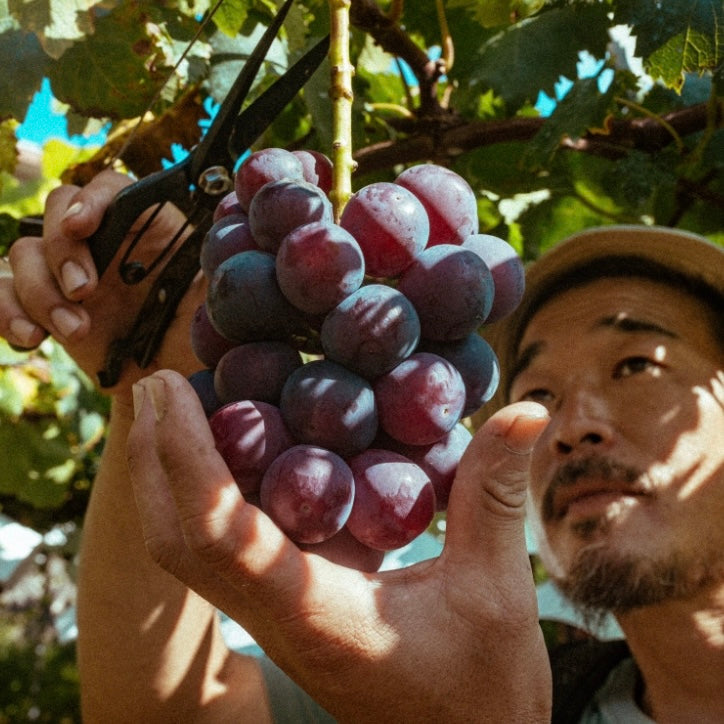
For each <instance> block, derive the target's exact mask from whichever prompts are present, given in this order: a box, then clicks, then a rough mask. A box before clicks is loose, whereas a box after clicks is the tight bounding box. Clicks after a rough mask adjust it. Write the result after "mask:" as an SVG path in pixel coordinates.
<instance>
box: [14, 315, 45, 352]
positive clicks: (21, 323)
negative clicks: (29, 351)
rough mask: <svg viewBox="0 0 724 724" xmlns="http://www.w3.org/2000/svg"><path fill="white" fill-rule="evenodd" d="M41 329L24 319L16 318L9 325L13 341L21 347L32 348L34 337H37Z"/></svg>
mask: <svg viewBox="0 0 724 724" xmlns="http://www.w3.org/2000/svg"><path fill="white" fill-rule="evenodd" d="M40 329H41V328H40V327H38V325H37V324H33V323H32V322H31V321H30V320H28V319H25V318H24V317H15V319H13V320H11V322H10V325H9V330H10V334H11V335H12V337H13V340H14V341H15V342H16V343H17V344H19V345H20V346H21V347H31V346H32V345H33V337H35V335H36V334H37V333H38V332H39V331H40Z"/></svg>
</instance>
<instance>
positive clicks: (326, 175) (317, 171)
mask: <svg viewBox="0 0 724 724" xmlns="http://www.w3.org/2000/svg"><path fill="white" fill-rule="evenodd" d="M292 153H293V154H294V155H295V156H296V157H297V158H298V159H299V160H300V161H301V162H302V173H303V174H304V180H305V181H309V182H310V183H313V184H314V185H315V186H319V188H320V189H322V191H324V193H325V194H329V192H330V191H331V190H332V181H333V177H334V165H333V164H332V161H331V160H330V159H329V158H328V157H327V156H325V155H324V154H323V153H321V152H320V151H307V150H300V151H292Z"/></svg>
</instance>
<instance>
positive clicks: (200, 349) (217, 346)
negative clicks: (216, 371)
mask: <svg viewBox="0 0 724 724" xmlns="http://www.w3.org/2000/svg"><path fill="white" fill-rule="evenodd" d="M235 344H236V343H235V342H232V341H230V340H228V339H226V337H223V336H222V335H220V334H219V333H218V332H217V331H216V328H215V327H214V325H213V324H211V320H210V319H209V314H208V311H207V309H206V304H200V305H199V306H198V307H197V308H196V311H195V312H194V316H193V317H192V318H191V349H192V350H193V353H194V355H196V358H197V359H198V360H199V362H201V364H203V365H204V366H206V367H211V368H213V367H216V365H217V364H218V362H219V360H220V359H221V358H222V357H223V356H224V355H225V354H226V353H227V352H228V351H229V350H230V349H231V348H232V347H234V346H235Z"/></svg>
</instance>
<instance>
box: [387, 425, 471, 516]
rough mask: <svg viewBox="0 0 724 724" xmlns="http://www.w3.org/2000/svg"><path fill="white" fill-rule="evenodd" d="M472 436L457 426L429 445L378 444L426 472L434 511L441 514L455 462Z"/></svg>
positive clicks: (445, 503) (390, 441)
mask: <svg viewBox="0 0 724 724" xmlns="http://www.w3.org/2000/svg"><path fill="white" fill-rule="evenodd" d="M472 437H473V436H472V435H471V434H470V431H469V430H468V429H467V428H466V427H465V425H463V424H462V423H458V424H457V425H455V427H453V429H452V430H450V432H449V433H447V435H445V437H443V438H441V439H440V440H438V441H437V442H433V443H430V444H429V445H405V444H404V443H401V442H398V441H397V440H394V439H393V438H388V439H387V440H386V441H385V442H384V444H382V443H380V445H381V446H382V447H384V448H386V449H389V450H392V451H393V452H397V453H400V455H404V456H405V457H406V458H408V459H409V460H412V462H413V463H415V464H416V465H419V466H420V467H421V468H422V469H423V470H424V471H425V473H426V474H427V476H428V477H429V478H430V481H431V482H432V485H433V488H434V489H435V502H436V510H438V511H442V510H447V503H448V498H449V497H450V490H451V489H452V485H453V481H454V480H455V473H456V471H457V469H458V463H459V462H460V458H462V456H463V453H464V452H465V449H466V448H467V446H468V443H469V442H470V440H472ZM375 444H377V443H375Z"/></svg>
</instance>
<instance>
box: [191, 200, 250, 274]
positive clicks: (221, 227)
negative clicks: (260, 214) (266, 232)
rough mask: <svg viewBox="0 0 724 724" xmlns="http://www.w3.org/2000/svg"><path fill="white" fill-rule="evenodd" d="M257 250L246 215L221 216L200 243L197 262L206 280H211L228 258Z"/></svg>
mask: <svg viewBox="0 0 724 724" xmlns="http://www.w3.org/2000/svg"><path fill="white" fill-rule="evenodd" d="M252 249H259V245H258V244H257V243H256V241H255V240H254V237H253V236H252V235H251V228H250V227H249V221H248V218H247V216H246V214H229V215H228V216H223V217H222V218H221V219H219V220H218V221H217V222H216V223H214V224H212V226H211V228H210V229H209V230H208V231H207V232H206V236H205V237H204V240H203V242H202V243H201V253H200V255H199V260H200V262H201V269H202V270H203V272H204V275H205V276H206V278H207V279H211V277H212V276H213V275H214V272H215V271H216V267H217V266H219V264H221V262H222V261H226V259H228V258H229V257H230V256H233V255H234V254H238V253H239V252H242V251H250V250H252Z"/></svg>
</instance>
